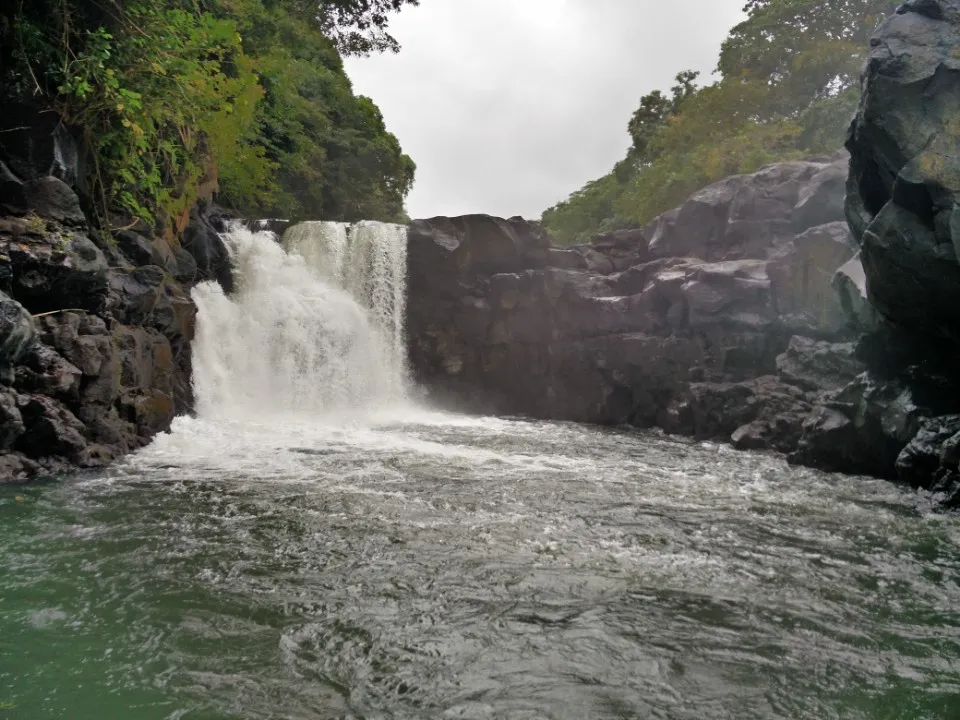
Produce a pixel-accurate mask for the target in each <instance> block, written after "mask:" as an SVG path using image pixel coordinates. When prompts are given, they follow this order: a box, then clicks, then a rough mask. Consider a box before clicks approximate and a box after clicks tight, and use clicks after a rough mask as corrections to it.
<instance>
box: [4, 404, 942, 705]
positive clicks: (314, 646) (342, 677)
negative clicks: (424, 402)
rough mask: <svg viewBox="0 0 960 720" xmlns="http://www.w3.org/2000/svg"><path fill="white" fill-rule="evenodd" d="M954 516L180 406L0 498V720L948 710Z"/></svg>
mask: <svg viewBox="0 0 960 720" xmlns="http://www.w3.org/2000/svg"><path fill="white" fill-rule="evenodd" d="M958 570H960V518H957V517H955V516H940V515H934V514H931V513H929V512H928V511H927V510H926V500H925V499H924V498H923V497H922V496H918V495H915V494H913V493H911V492H908V491H905V490H903V489H901V488H898V487H895V486H893V485H890V484H888V483H885V482H880V481H876V480H868V479H856V478H843V477H838V476H830V475H823V474H819V473H815V472H812V471H807V470H799V469H795V468H788V467H787V466H786V465H785V464H784V463H783V462H781V461H780V460H778V459H775V458H769V457H765V456H760V455H746V454H739V453H735V452H734V451H732V450H730V449H728V448H725V447H717V446H712V445H696V444H690V443H685V442H680V441H674V440H670V439H666V438H662V437H656V436H642V435H635V434H628V433H620V432H608V431H601V430H596V429H589V428H581V427H576V426H570V425H555V424H544V423H529V422H518V421H510V420H498V419H490V418H486V419H484V418H476V419H470V418H463V417H457V416H446V415H439V414H419V415H416V416H414V417H410V418H406V419H405V420H404V421H402V422H398V421H390V420H389V419H387V420H384V421H383V422H381V423H379V424H378V423H372V424H371V423H367V424H365V425H362V426H361V425H357V426H347V427H340V428H332V427H328V426H326V427H325V426H313V425H311V424H310V423H309V422H306V421H304V422H301V423H300V424H297V423H290V424H289V425H287V426H282V427H280V426H277V425H275V424H273V425H266V424H264V425H262V426H256V425H251V424H249V423H248V424H245V425H242V426H240V425H235V426H230V425H217V424H212V423H204V422H201V421H196V420H180V421H178V424H177V426H176V428H175V430H174V432H173V434H171V435H168V436H164V437H163V438H161V439H159V440H158V442H156V443H155V444H154V445H153V446H151V447H150V448H148V449H147V450H146V451H144V452H142V453H140V454H139V455H137V456H135V457H134V458H132V459H130V460H129V461H128V462H125V463H123V464H121V465H120V466H118V467H116V468H114V469H112V470H111V471H110V472H108V473H105V474H101V475H91V476H82V477H76V478H71V479H68V480H63V481H57V482H49V483H46V484H40V485H35V486H31V487H25V488H0V720H52V719H54V718H64V719H70V720H113V719H126V718H132V719H143V720H160V719H164V720H167V719H170V720H172V719H190V720H201V719H203V720H221V719H222V720H226V719H234V718H236V719H241V718H243V719H246V718H249V719H254V718H257V719H259V718H278V719H279V718H283V719H288V718H290V719H294V718H296V719H300V718H303V719H306V718H311V719H313V718H509V719H511V720H513V719H515V718H564V719H566V718H570V719H574V718H663V719H670V720H681V719H688V718H689V719H694V718H695V719H697V720H702V719H713V718H736V719H739V718H783V719H785V720H786V719H790V720H798V719H804V718H810V719H814V718H816V719H817V720H820V719H824V718H837V719H838V720H839V719H842V720H857V719H861V718H862V719H868V718H869V719H882V720H894V719H900V720H918V719H923V718H945V719H948V720H949V719H951V718H960V572H958Z"/></svg>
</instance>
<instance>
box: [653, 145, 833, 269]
mask: <svg viewBox="0 0 960 720" xmlns="http://www.w3.org/2000/svg"><path fill="white" fill-rule="evenodd" d="M846 175H847V157H846V155H845V154H844V155H838V156H837V157H836V158H834V159H830V160H827V161H810V162H793V163H781V164H778V165H770V166H767V167H765V168H763V169H761V170H759V171H757V172H756V173H753V174H750V175H737V176H734V177H730V178H726V179H725V180H721V181H720V182H718V183H714V184H713V185H710V186H708V187H706V188H704V189H703V190H700V191H699V192H697V193H694V194H693V195H692V196H691V197H690V199H689V200H687V202H685V203H684V204H683V205H681V206H680V207H679V208H677V209H676V210H672V211H670V212H668V213H665V214H664V215H662V216H661V217H659V218H657V219H656V220H654V221H653V223H651V225H650V226H649V227H648V228H647V229H646V231H645V232H646V236H647V238H648V239H649V248H650V252H651V253H652V254H653V255H654V256H658V257H679V256H688V255H696V256H697V257H700V258H703V259H704V260H709V261H718V260H738V259H744V258H753V259H761V258H767V257H769V256H770V255H771V254H772V253H773V252H774V251H775V250H776V249H777V248H778V247H779V246H780V245H781V244H782V243H785V242H787V241H789V240H790V239H791V238H793V237H794V236H795V235H796V234H797V233H799V232H803V231H804V230H807V229H808V228H811V227H815V226H817V225H825V224H827V223H831V222H837V221H841V220H843V207H842V195H841V194H840V193H842V189H841V188H842V187H843V183H844V180H845V179H846Z"/></svg>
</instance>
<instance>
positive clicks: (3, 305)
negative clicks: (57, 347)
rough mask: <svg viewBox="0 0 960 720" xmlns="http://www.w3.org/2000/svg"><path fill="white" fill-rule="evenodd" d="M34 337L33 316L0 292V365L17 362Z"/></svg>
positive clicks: (25, 352) (30, 345) (31, 344)
mask: <svg viewBox="0 0 960 720" xmlns="http://www.w3.org/2000/svg"><path fill="white" fill-rule="evenodd" d="M35 338H36V332H35V330H34V326H33V318H32V317H31V316H30V313H28V312H27V311H26V309H24V307H23V305H21V304H20V303H18V302H17V301H16V300H14V299H13V298H11V297H9V296H8V295H7V294H6V293H4V292H0V366H9V365H11V364H13V363H16V362H18V361H19V360H20V359H21V358H22V357H23V356H24V355H26V354H27V352H28V351H29V350H30V348H31V347H32V346H33V342H34V340H35Z"/></svg>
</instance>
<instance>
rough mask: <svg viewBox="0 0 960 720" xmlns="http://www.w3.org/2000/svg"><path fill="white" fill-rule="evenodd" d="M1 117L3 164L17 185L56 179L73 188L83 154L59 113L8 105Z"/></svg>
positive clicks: (1, 156) (0, 156) (0, 151)
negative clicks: (51, 178) (48, 178)
mask: <svg viewBox="0 0 960 720" xmlns="http://www.w3.org/2000/svg"><path fill="white" fill-rule="evenodd" d="M3 110H4V111H3V115H2V117H0V163H2V164H4V165H6V167H7V168H8V170H9V172H10V174H11V176H12V177H14V178H15V179H16V180H18V181H25V180H36V179H38V178H43V177H47V176H53V177H55V178H58V179H60V180H63V181H64V182H65V183H67V184H68V185H73V184H74V183H75V182H76V181H77V179H78V175H79V172H78V170H79V158H80V152H79V148H78V144H77V141H76V138H75V137H74V134H73V133H72V132H71V131H70V130H69V129H68V128H67V127H66V126H65V125H64V124H63V122H62V121H61V119H60V118H59V117H58V116H57V114H56V113H52V112H40V111H39V110H37V109H36V108H34V107H29V106H26V105H15V104H13V103H8V104H7V105H5V106H4V109H3Z"/></svg>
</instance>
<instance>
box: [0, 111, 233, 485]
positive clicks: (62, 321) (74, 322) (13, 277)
mask: <svg viewBox="0 0 960 720" xmlns="http://www.w3.org/2000/svg"><path fill="white" fill-rule="evenodd" d="M25 112H27V111H25ZM7 119H8V120H9V119H10V118H7ZM16 120H17V121H18V122H19V125H18V128H19V129H16V128H11V129H8V130H6V131H5V132H4V133H3V134H2V135H0V139H2V142H0V483H2V482H17V481H22V480H27V479H30V478H33V477H35V476H37V475H42V474H48V473H51V472H58V471H62V470H66V469H73V468H77V467H80V468H87V467H98V466H101V465H104V464H106V463H108V462H110V461H111V460H113V459H115V458H118V457H120V456H122V455H123V454H125V453H127V452H129V451H131V450H134V449H136V448H139V447H141V446H143V445H145V444H146V443H147V442H149V440H150V439H151V438H152V437H153V436H154V435H155V434H156V433H158V432H161V431H164V430H166V429H167V428H168V427H169V425H170V422H171V420H172V419H173V417H174V416H175V415H176V414H179V413H183V412H189V411H190V409H191V407H192V391H191V356H190V343H191V340H192V339H193V332H194V320H195V315H196V308H195V306H194V304H193V301H192V300H191V298H190V288H191V287H192V286H193V285H194V284H195V283H197V282H199V281H201V280H204V279H217V280H219V281H220V282H221V283H222V284H224V285H225V286H229V284H230V269H229V262H228V257H227V253H226V249H225V247H224V246H223V244H222V242H221V240H220V238H219V235H218V231H219V230H223V229H224V228H223V223H222V219H221V218H219V217H218V216H217V214H216V213H215V212H211V211H209V210H208V209H203V208H200V207H198V208H196V209H195V210H194V211H193V213H192V214H191V216H190V218H189V224H188V225H187V227H185V229H183V231H182V232H181V233H173V232H167V233H165V234H164V235H161V236H156V235H152V234H150V233H149V232H137V231H136V230H135V228H128V229H125V230H117V231H114V232H113V233H110V234H107V233H104V232H101V231H99V230H97V229H95V228H93V227H91V225H90V224H89V223H88V221H87V218H86V216H85V215H84V212H83V210H82V209H81V203H80V200H79V199H78V195H77V193H76V192H75V190H76V189H77V184H78V183H80V182H82V179H81V178H82V171H81V170H82V169H81V168H79V163H80V162H81V160H80V158H81V157H82V153H80V151H79V148H78V143H77V142H76V140H75V139H74V137H73V136H72V135H71V134H70V133H69V132H68V131H66V130H65V129H64V128H63V127H62V126H61V125H60V124H59V123H58V121H57V120H56V118H55V116H52V115H51V114H49V113H44V114H38V115H29V116H28V117H27V122H24V119H23V117H20V116H19V115H18V116H17V118H16Z"/></svg>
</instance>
